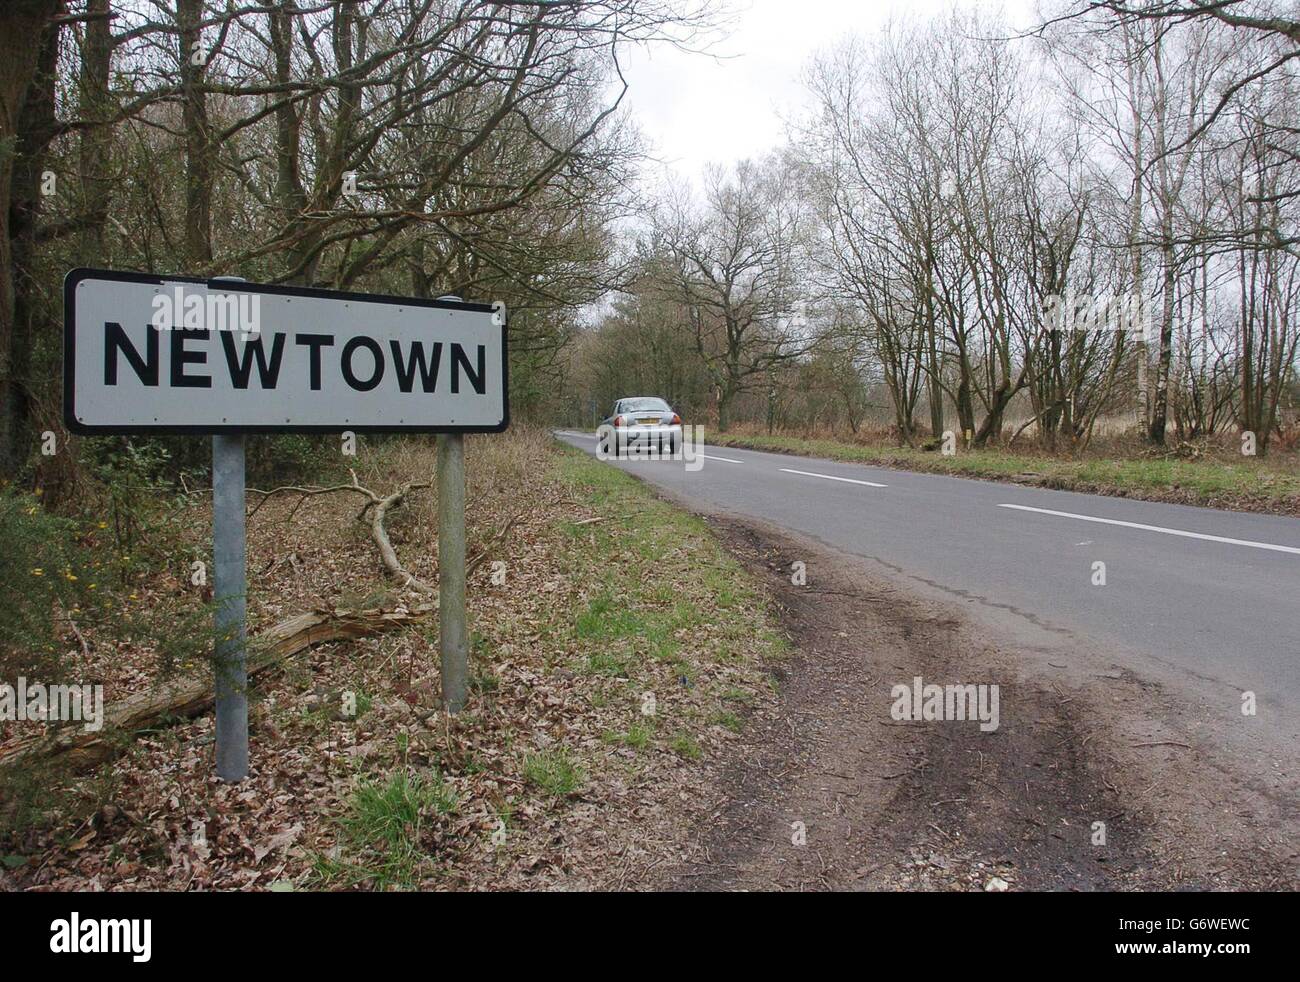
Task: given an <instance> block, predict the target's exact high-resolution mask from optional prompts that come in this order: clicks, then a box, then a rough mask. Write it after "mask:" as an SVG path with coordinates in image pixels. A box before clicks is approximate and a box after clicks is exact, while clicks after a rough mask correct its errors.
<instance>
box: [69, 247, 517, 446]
mask: <svg viewBox="0 0 1300 982" xmlns="http://www.w3.org/2000/svg"><path fill="white" fill-rule="evenodd" d="M506 370H507V362H506V326H505V315H504V311H503V310H500V309H497V308H494V307H492V306H488V305H485V304H475V303H462V302H459V301H446V300H414V299H411V298H406V297H387V296H377V295H373V294H362V293H340V292H336V291H332V290H311V289H299V288H297V287H283V286H267V285H262V284H256V283H245V282H242V281H232V280H221V279H216V280H203V279H194V278H189V277H171V276H165V277H164V276H152V275H147V274H140V273H118V272H105V271H102V270H89V269H77V270H73V271H72V272H71V273H69V274H68V277H67V279H66V281H65V283H64V369H63V372H64V378H63V386H64V392H63V403H64V417H65V420H66V422H67V425H68V428H69V429H71V430H72V431H73V432H75V433H88V434H94V433H256V432H295V433H313V432H340V431H343V430H353V431H356V432H422V433H470V432H484V433H499V432H501V431H502V430H504V429H505V428H506V426H507V425H508V423H509V408H508V406H507V400H506V392H507V388H508V386H507V378H506Z"/></svg>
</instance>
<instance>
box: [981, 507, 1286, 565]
mask: <svg viewBox="0 0 1300 982" xmlns="http://www.w3.org/2000/svg"><path fill="white" fill-rule="evenodd" d="M998 507H999V508H1014V509H1015V510H1016V511H1032V512H1037V513H1038V514H1040V515H1055V516H1056V517H1058V518H1074V519H1077V520H1078V521H1081V522H1097V523H1098V524H1100V525H1119V526H1122V527H1123V528H1130V529H1141V530H1142V531H1144V532H1160V533H1162V534H1164V535H1178V536H1182V537H1183V538H1185V539H1204V540H1206V541H1207V542H1224V543H1227V544H1228V545H1230V546H1248V547H1249V548H1251V549H1268V550H1270V551H1272V552H1289V553H1293V554H1295V555H1297V556H1300V547H1296V546H1279V545H1275V544H1274V543H1272V542H1254V541H1252V540H1250V539H1232V538H1229V537H1227V536H1225V535H1208V534H1207V533H1205V532H1188V531H1187V530H1185V529H1171V528H1165V527H1164V526H1162V525H1143V524H1142V523H1141V522H1122V521H1120V520H1119V519H1117V518H1097V517H1096V516H1094V515H1076V514H1075V513H1074V512H1070V511H1053V510H1052V509H1050V508H1031V507H1030V506H1029V505H1005V504H1003V505H998Z"/></svg>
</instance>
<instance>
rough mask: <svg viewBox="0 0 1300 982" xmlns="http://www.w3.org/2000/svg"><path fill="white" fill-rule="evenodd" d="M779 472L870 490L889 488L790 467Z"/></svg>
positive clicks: (874, 483) (850, 478) (873, 483)
mask: <svg viewBox="0 0 1300 982" xmlns="http://www.w3.org/2000/svg"><path fill="white" fill-rule="evenodd" d="M779 470H780V471H781V472H782V473H784V474H802V475H803V476H804V477H820V478H821V479H822V480H823V481H843V482H844V483H845V484H865V485H866V486H867V487H869V488H887V487H889V485H888V484H877V483H876V482H875V481H859V480H858V479H857V478H853V477H836V476H835V475H834V474H814V473H813V472H812V471H796V470H792V469H791V468H789V467H782V468H779Z"/></svg>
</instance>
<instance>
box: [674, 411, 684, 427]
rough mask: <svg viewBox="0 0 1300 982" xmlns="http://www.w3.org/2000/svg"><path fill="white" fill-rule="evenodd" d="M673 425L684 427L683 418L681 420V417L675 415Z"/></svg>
mask: <svg viewBox="0 0 1300 982" xmlns="http://www.w3.org/2000/svg"><path fill="white" fill-rule="evenodd" d="M672 425H673V426H681V425H682V418H681V417H680V416H678V415H677V414H676V413H673V422H672Z"/></svg>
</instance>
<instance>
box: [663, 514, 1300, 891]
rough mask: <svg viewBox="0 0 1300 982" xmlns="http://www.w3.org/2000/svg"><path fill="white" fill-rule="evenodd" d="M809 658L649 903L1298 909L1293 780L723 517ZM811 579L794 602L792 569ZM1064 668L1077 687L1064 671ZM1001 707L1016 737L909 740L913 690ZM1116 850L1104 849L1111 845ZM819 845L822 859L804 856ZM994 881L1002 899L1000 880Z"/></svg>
mask: <svg viewBox="0 0 1300 982" xmlns="http://www.w3.org/2000/svg"><path fill="white" fill-rule="evenodd" d="M712 522H713V524H714V527H715V528H716V529H717V531H718V533H719V534H720V535H721V537H722V538H723V541H724V542H725V543H726V544H727V546H728V548H729V549H730V550H731V551H732V552H733V553H734V554H735V555H736V556H737V557H738V558H739V559H741V560H742V561H743V562H744V563H745V564H746V565H747V566H748V567H749V568H750V569H751V570H753V571H754V572H755V573H757V574H759V575H760V576H761V577H762V579H763V581H764V583H765V584H766V585H767V587H768V589H769V590H770V592H771V594H772V596H773V598H774V600H775V602H776V604H777V606H778V608H779V610H780V614H781V620H782V623H783V626H784V627H785V628H786V630H787V631H788V632H789V634H790V636H791V638H792V640H793V642H794V649H795V650H794V654H793V656H792V658H791V659H790V660H789V661H788V662H786V663H783V664H782V665H779V666H774V669H773V671H774V673H775V674H776V676H777V681H778V683H779V693H780V695H779V707H778V709H777V711H776V712H775V713H772V714H770V715H755V716H754V717H753V718H752V719H751V720H750V722H749V725H748V726H747V727H746V729H745V733H744V736H743V738H742V740H741V741H739V742H738V744H737V746H736V748H735V751H734V753H732V754H731V755H730V756H729V759H728V760H727V762H726V763H725V764H724V765H723V766H722V767H720V769H719V771H718V773H717V775H716V782H715V784H714V787H713V791H714V795H713V798H712V800H709V801H706V802H704V803H703V804H701V805H700V806H699V807H697V808H696V809H695V814H694V816H693V819H694V820H693V821H692V822H691V828H693V829H694V830H695V833H694V838H693V839H692V840H691V841H690V842H688V843H686V844H684V845H683V846H682V847H681V848H680V851H679V853H678V857H676V861H675V862H673V863H666V864H665V865H664V866H663V867H660V869H661V870H666V872H664V873H663V875H662V876H661V877H660V878H659V879H658V880H657V881H655V882H653V883H646V884H644V885H645V886H647V887H652V888H654V887H658V888H663V889H721V890H733V889H739V890H746V889H749V890H761V889H790V890H817V889H833V890H891V889H936V890H984V889H989V888H993V889H997V888H1000V887H1002V884H1001V883H999V882H998V880H1001V881H1004V882H1005V884H1007V887H1008V888H1009V889H1013V890H1117V889H1118V890H1131V889H1146V890H1150V889H1198V888H1199V889H1220V890H1221V889H1247V888H1256V889H1295V888H1296V886H1297V884H1300V873H1298V872H1297V870H1298V868H1300V866H1298V860H1297V842H1298V841H1300V835H1297V831H1298V828H1300V817H1298V813H1297V809H1296V798H1295V796H1294V788H1293V787H1292V786H1291V784H1290V782H1291V781H1292V779H1291V778H1290V777H1288V776H1286V775H1282V776H1280V777H1279V776H1276V775H1270V772H1269V768H1268V766H1267V762H1261V761H1257V760H1250V761H1243V760H1241V759H1240V756H1239V753H1237V754H1234V753H1233V752H1232V751H1230V750H1228V749H1226V745H1225V744H1224V743H1223V741H1221V740H1218V739H1216V738H1215V736H1214V734H1213V732H1212V730H1211V729H1208V728H1206V727H1205V726H1202V725H1200V723H1199V722H1198V720H1199V717H1197V715H1196V713H1195V711H1194V707H1189V706H1187V705H1184V704H1183V703H1181V702H1180V701H1179V700H1178V699H1176V698H1174V697H1173V696H1172V695H1170V694H1169V693H1168V692H1166V691H1165V690H1164V688H1163V687H1162V686H1161V685H1160V684H1158V683H1156V682H1153V681H1151V680H1147V679H1142V678H1138V677H1136V676H1135V675H1133V673H1132V672H1130V671H1127V670H1121V669H1117V668H1116V667H1115V666H1114V665H1103V664H1098V665H1095V666H1088V665H1086V664H1085V662H1086V659H1084V658H1083V657H1082V656H1080V657H1079V659H1078V660H1077V662H1075V663H1073V664H1071V665H1070V668H1071V671H1070V672H1068V673H1067V672H1063V671H1062V672H1056V671H1054V670H1052V669H1047V670H1045V666H1044V665H1043V664H1042V663H1041V659H1039V660H1035V659H1032V658H1029V657H1027V656H1025V655H1024V654H1023V652H1022V651H1020V650H1019V649H1018V646H1017V644H1016V643H1015V642H1008V641H1006V640H1003V639H999V638H996V637H992V636H990V635H989V632H988V631H987V630H986V629H981V628H977V627H976V626H975V625H974V624H973V623H971V622H970V621H968V620H967V619H966V618H965V616H964V613H963V612H962V611H961V610H960V608H959V607H957V606H955V605H952V604H948V605H944V604H941V603H936V602H934V601H932V600H929V599H924V598H922V597H921V596H919V595H918V594H917V593H916V592H914V591H912V590H909V589H907V588H906V585H905V584H899V583H897V582H893V581H890V580H887V579H885V578H883V577H881V576H879V575H877V574H874V573H870V572H869V571H868V570H867V569H866V568H865V565H864V564H862V563H861V562H859V561H857V560H854V559H852V558H851V557H846V556H843V555H840V554H838V553H835V552H834V551H832V550H829V549H826V548H825V547H822V546H817V545H815V544H814V543H811V542H809V541H806V540H803V539H795V538H792V537H790V536H788V535H786V534H785V533H782V532H778V531H776V530H773V529H770V528H762V527H758V526H756V525H754V524H752V523H741V522H737V521H735V520H733V519H730V518H721V517H714V518H713V519H712ZM796 560H799V561H802V562H804V563H806V564H807V585H806V586H796V585H794V584H792V582H791V578H790V575H791V574H790V571H791V564H792V563H793V562H794V561H796ZM1059 667H1060V668H1065V667H1066V666H1065V665H1064V664H1063V663H1062V664H1061V665H1060V666H1059ZM918 675H919V676H921V677H923V678H924V680H925V681H926V682H927V683H929V682H934V683H938V684H940V685H943V684H949V683H962V684H978V683H990V684H997V685H999V687H1000V693H1001V696H1000V703H1001V710H1000V716H1001V719H1000V726H999V727H998V729H997V730H996V731H994V732H991V733H984V732H981V730H980V728H979V725H978V723H975V722H910V723H909V722H897V721H895V720H894V719H892V718H891V715H890V706H891V703H892V700H891V698H890V689H891V687H892V686H893V685H895V684H898V683H910V682H911V681H912V679H913V678H914V677H915V676H918ZM1096 822H1102V823H1104V825H1105V844H1104V845H1097V844H1094V841H1093V840H1094V837H1095V828H1094V823H1096ZM796 823H802V828H803V830H805V834H806V844H803V845H796V844H794V842H793V841H792V839H793V837H795V836H796V834H797V832H798V831H799V830H800V826H798V825H796ZM995 877H996V878H997V879H995Z"/></svg>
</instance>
